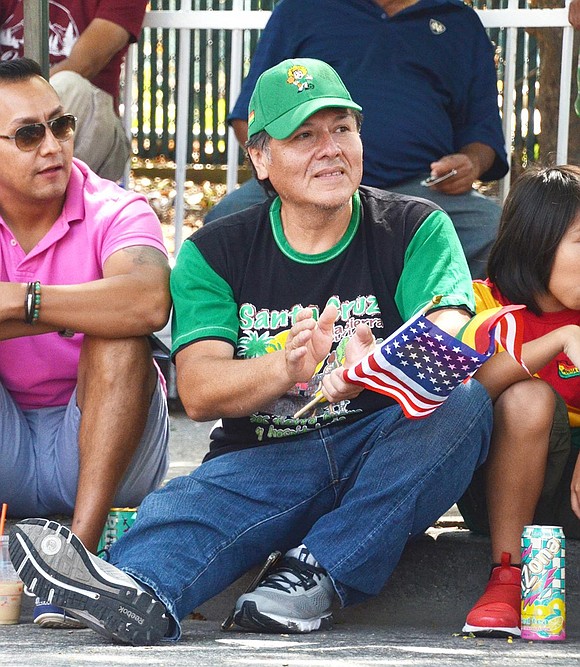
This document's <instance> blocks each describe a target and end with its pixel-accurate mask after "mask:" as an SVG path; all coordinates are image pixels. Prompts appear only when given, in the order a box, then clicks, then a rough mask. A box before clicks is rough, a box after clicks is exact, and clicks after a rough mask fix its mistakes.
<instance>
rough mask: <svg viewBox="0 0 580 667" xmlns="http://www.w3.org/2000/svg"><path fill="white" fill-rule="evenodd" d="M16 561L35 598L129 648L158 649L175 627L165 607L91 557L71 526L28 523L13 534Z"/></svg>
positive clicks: (129, 579)
mask: <svg viewBox="0 0 580 667" xmlns="http://www.w3.org/2000/svg"><path fill="white" fill-rule="evenodd" d="M9 550H10V559H11V560H12V564H13V565H14V567H15V568H16V571H17V572H18V575H19V577H20V578H21V579H22V581H23V582H24V584H25V586H26V588H27V590H28V592H29V593H32V594H34V595H37V596H38V597H39V598H40V599H41V600H43V601H45V602H46V603H47V604H49V605H55V606H57V607H64V608H65V609H66V614H67V615H70V616H72V617H73V618H75V619H77V620H79V621H81V622H82V623H84V624H86V625H87V626H88V627H89V628H92V629H93V630H95V632H98V633H99V634H101V635H103V636H104V637H107V638H108V639H112V640H115V641H118V642H121V643H123V644H133V645H134V646H145V645H150V644H155V643H156V642H158V641H159V640H160V639H161V638H162V637H163V636H164V635H165V633H166V632H167V628H168V625H169V621H168V617H167V614H166V609H165V606H164V605H163V604H162V602H161V601H160V600H158V599H157V598H156V597H155V596H154V595H153V594H152V593H150V592H148V591H146V590H145V589H144V588H143V587H142V586H141V585H140V584H139V583H138V582H136V581H135V580H134V579H133V578H132V577H130V576H129V575H128V574H126V573H125V572H123V571H122V570H119V569H118V568H116V567H115V566H113V565H111V564H110V563H107V562H106V561H104V560H103V559H102V558H98V557H97V556H94V555H93V554H91V553H89V552H88V551H87V550H86V549H85V547H84V546H83V544H82V542H81V541H80V540H79V538H78V537H77V536H76V535H74V533H72V532H71V531H70V530H69V529H68V528H67V527H66V526H62V525H60V524H58V523H56V521H50V520H48V519H25V520H24V521H20V522H19V523H17V524H16V525H15V526H14V527H13V528H12V530H11V531H10V541H9Z"/></svg>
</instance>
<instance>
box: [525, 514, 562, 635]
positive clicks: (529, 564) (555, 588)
mask: <svg viewBox="0 0 580 667" xmlns="http://www.w3.org/2000/svg"><path fill="white" fill-rule="evenodd" d="M521 544H522V580H521V581H522V639H541V640H551V641H553V640H559V639H566V566H565V561H566V538H565V537H564V531H563V530H562V528H561V527H560V526H524V530H523V532H522V541H521Z"/></svg>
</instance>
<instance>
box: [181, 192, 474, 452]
mask: <svg viewBox="0 0 580 667" xmlns="http://www.w3.org/2000/svg"><path fill="white" fill-rule="evenodd" d="M171 292H172V296H173V306H174V314H173V332H172V333H173V349H172V353H173V355H175V354H176V353H177V352H178V351H179V350H180V349H182V348H184V347H185V346H187V345H190V344H191V343H194V342H196V341H200V340H207V339H219V340H224V341H227V342H229V343H231V345H232V346H233V348H234V350H235V352H234V355H235V357H237V358H240V359H247V358H251V357H259V356H261V355H264V354H268V353H270V352H273V351H276V350H279V349H283V347H284V344H285V340H286V337H287V335H288V331H289V329H290V327H291V326H292V322H293V319H294V317H295V316H296V314H297V313H298V311H299V310H300V309H302V308H305V307H313V308H314V309H315V312H321V311H322V310H323V309H324V307H325V305H326V304H327V303H328V302H329V301H330V302H333V303H334V304H335V305H336V306H337V308H338V311H339V316H338V319H337V321H336V323H335V327H334V343H333V346H332V349H331V352H330V354H329V355H328V357H327V359H326V360H324V362H323V363H322V364H321V366H320V367H319V369H317V373H316V375H315V376H314V377H313V378H312V380H311V381H310V382H308V383H303V384H299V385H296V386H295V387H294V388H293V389H292V390H291V391H290V392H288V393H287V394H286V395H284V396H282V397H280V398H279V399H278V400H276V401H274V402H273V403H272V404H271V405H268V406H264V408H263V410H262V411H260V412H259V413H256V414H253V415H249V416H248V417H243V418H236V419H230V418H227V419H223V420H222V426H221V428H218V429H214V431H213V433H212V443H211V450H210V455H209V456H213V455H215V454H218V453H222V452H225V451H232V450H234V449H240V448H243V447H249V446H256V445H259V444H266V443H270V442H275V441H279V440H283V439H287V438H291V437H292V436H294V435H296V434H299V433H304V432H305V431H307V430H313V429H317V428H320V427H321V426H325V425H328V424H333V423H337V422H340V421H346V420H349V421H352V420H354V419H358V418H360V417H362V416H364V415H366V414H369V413H370V412H374V411H376V410H379V409H381V408H383V407H385V406H387V405H391V404H392V403H393V401H392V400H391V399H389V398H387V397H386V396H382V395H380V394H376V393H374V392H371V391H368V390H365V391H363V392H361V394H360V395H359V396H358V397H357V398H356V399H353V400H351V401H343V402H342V403H339V404H333V405H329V404H328V403H321V404H320V405H319V407H318V408H317V410H316V412H315V413H314V414H313V415H310V416H305V417H304V418H298V419H296V418H294V417H293V415H294V414H295V413H296V412H297V411H298V410H299V409H300V408H301V407H302V406H303V405H305V404H306V403H307V402H308V401H309V400H310V399H311V398H312V396H313V395H314V393H315V392H316V390H317V389H318V386H319V383H320V379H321V377H322V375H323V374H324V373H325V372H329V371H330V370H332V369H333V368H335V367H336V366H337V365H338V364H340V363H341V361H342V359H343V355H344V347H345V345H346V342H347V340H348V338H349V337H350V336H351V335H352V333H353V332H354V330H355V328H356V326H357V325H358V324H359V323H366V324H368V326H369V327H370V328H371V329H372V331H373V334H374V336H375V338H376V339H377V341H381V340H382V339H384V338H386V337H387V336H388V335H389V334H390V333H392V332H393V331H395V329H397V328H398V327H399V326H400V325H401V324H402V323H403V322H404V321H405V320H407V319H409V318H410V317H411V316H412V315H414V314H415V313H416V312H417V311H418V310H419V309H420V308H422V307H423V306H425V305H426V304H427V303H428V302H429V301H430V299H431V298H432V297H433V296H434V295H437V294H443V295H445V296H444V299H443V301H442V302H441V304H440V307H445V306H466V307H467V308H468V309H469V310H471V311H473V308H474V303H473V291H472V287H471V278H470V275H469V270H468V267H467V263H466V261H465V258H464V255H463V251H462V249H461V246H460V243H459V240H458V238H457V234H456V232H455V229H454V228H453V225H452V223H451V221H450V219H449V217H448V216H447V214H446V213H444V212H443V211H441V210H440V209H438V208H436V207H435V206H434V205H433V204H431V203H430V202H427V201H425V200H422V199H414V198H410V197H406V196H404V195H398V194H394V193H390V192H386V191H383V190H376V189H373V188H366V187H361V188H360V190H359V191H358V192H357V193H355V195H354V196H353V213H352V217H351V220H350V224H349V226H348V228H347V230H346V232H345V234H344V235H343V237H342V238H341V240H340V241H339V242H338V243H337V244H336V246H334V247H333V248H331V249H330V250H328V251H326V252H324V253H320V254H317V255H305V254H301V253H298V252H296V251H294V250H293V249H292V247H291V246H290V245H289V243H288V242H287V240H286V238H285V236H284V232H283V228H282V223H281V219H280V200H279V199H276V200H274V202H273V203H271V204H268V203H266V204H263V205H259V206H254V207H252V208H250V209H247V210H245V211H242V212H241V213H238V214H236V215H234V216H229V217H227V218H223V219H222V220H220V221H217V222H215V223H213V224H211V225H209V226H208V227H206V228H201V229H200V230H199V231H198V232H196V233H195V234H194V235H193V236H192V237H190V238H189V239H188V240H187V241H185V243H184V244H183V246H182V248H181V251H180V253H179V257H178V259H177V263H176V266H175V268H174V270H173V272H172V275H171ZM200 390H201V391H202V389H200Z"/></svg>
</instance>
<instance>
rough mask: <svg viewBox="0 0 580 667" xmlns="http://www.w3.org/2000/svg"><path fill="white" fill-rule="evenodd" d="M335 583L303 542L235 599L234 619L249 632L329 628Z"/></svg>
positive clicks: (282, 631) (281, 631) (287, 631)
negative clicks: (249, 589) (333, 583)
mask: <svg viewBox="0 0 580 667" xmlns="http://www.w3.org/2000/svg"><path fill="white" fill-rule="evenodd" d="M333 598H334V586H333V585H332V581H331V579H330V577H329V576H328V574H327V573H326V570H324V569H323V568H322V567H320V565H319V563H318V562H317V561H316V559H315V558H314V556H313V555H312V554H311V553H310V552H309V551H308V549H307V548H306V547H305V546H304V545H300V546H299V547H296V548H294V549H291V550H290V551H288V552H287V553H286V555H285V556H284V557H283V558H282V560H281V561H280V562H279V563H278V564H277V565H275V566H274V567H273V568H272V569H271V570H270V571H269V572H268V573H267V574H266V576H265V577H264V579H262V581H261V582H260V583H259V584H258V586H257V587H256V589H255V590H253V591H252V592H250V593H245V594H244V595H242V596H241V597H239V598H238V601H237V602H236V609H235V612H234V622H235V623H236V625H238V626H239V627H241V628H244V629H245V630H251V631H252V632H279V633H301V632H312V631H313V630H328V629H330V628H331V627H332V623H333V620H332V611H331V605H332V600H333Z"/></svg>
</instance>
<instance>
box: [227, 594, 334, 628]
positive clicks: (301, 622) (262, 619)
mask: <svg viewBox="0 0 580 667" xmlns="http://www.w3.org/2000/svg"><path fill="white" fill-rule="evenodd" d="M234 622H235V623H236V625H238V626H239V627H240V628H244V629H245V630H251V631H252V632H275V633H277V634H280V633H282V634H286V633H289V634H299V633H307V632H313V631H315V630H330V629H331V628H332V626H333V623H334V621H333V618H332V614H328V615H327V616H322V617H317V618H314V619H295V618H284V617H283V616H275V615H273V614H272V615H269V616H266V615H265V614H261V613H260V612H259V611H258V608H257V606H256V603H255V602H252V601H251V600H246V601H245V602H243V603H242V606H241V608H240V610H239V611H238V612H236V614H235V615H234Z"/></svg>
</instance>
